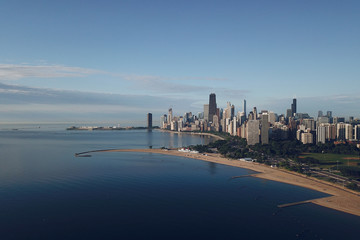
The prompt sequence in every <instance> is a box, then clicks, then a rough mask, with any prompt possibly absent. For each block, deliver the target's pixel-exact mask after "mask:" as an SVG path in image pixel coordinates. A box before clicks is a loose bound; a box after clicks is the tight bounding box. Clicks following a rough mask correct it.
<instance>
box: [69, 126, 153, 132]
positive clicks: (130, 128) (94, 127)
mask: <svg viewBox="0 0 360 240" xmlns="http://www.w3.org/2000/svg"><path fill="white" fill-rule="evenodd" d="M141 129H150V130H151V129H159V127H158V126H154V127H151V128H148V127H119V126H113V127H98V126H81V127H76V126H71V127H68V128H66V130H87V131H93V130H141Z"/></svg>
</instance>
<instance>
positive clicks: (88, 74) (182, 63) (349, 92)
mask: <svg viewBox="0 0 360 240" xmlns="http://www.w3.org/2000/svg"><path fill="white" fill-rule="evenodd" d="M359 12H360V1H357V0H354V1H350V0H344V1H338V0H335V1H333V0H311V1H310V0H309V1H308V0H302V1H299V0H283V1H280V0H272V1H268V0H254V1H241V0H227V1H220V0H183V1H175V0H161V1H160V0H151V1H149V0H126V1H124V0H117V1H115V0H113V1H111V0H103V1H93V0H86V1H85V0H84V1H80V0H71V1H68V0H62V1H45V0H44V1H40V0H32V1H27V0H23V1H21V0H2V1H1V7H0V123H6V122H19V123H20V122H21V123H24V122H62V123H63V122H64V123H67V122H69V123H90V122H104V123H114V124H115V123H120V124H125V125H131V124H132V125H136V126H139V125H145V121H146V114H147V113H148V112H152V113H153V118H154V122H155V123H156V122H157V121H158V119H159V117H160V115H162V114H165V113H167V109H168V108H169V107H172V108H173V111H174V113H175V114H176V115H183V114H184V113H185V112H190V111H191V112H193V113H197V112H201V111H203V105H204V104H206V103H208V101H209V94H210V93H216V97H217V104H218V107H223V108H224V107H226V103H227V102H228V101H230V102H231V103H232V104H234V105H235V107H236V111H242V110H243V107H242V102H243V100H244V99H246V101H247V109H248V110H249V109H252V108H253V107H257V109H258V110H269V111H274V112H276V113H278V114H284V113H286V109H288V108H290V105H291V103H292V98H294V97H296V98H297V108H298V112H304V113H309V114H310V115H311V116H313V117H317V112H318V110H322V111H323V112H326V111H328V110H330V111H333V115H334V116H343V117H348V116H354V117H360V111H359V105H360V104H359V103H360V94H359V89H360V79H359V76H360V28H359V23H360V14H359Z"/></svg>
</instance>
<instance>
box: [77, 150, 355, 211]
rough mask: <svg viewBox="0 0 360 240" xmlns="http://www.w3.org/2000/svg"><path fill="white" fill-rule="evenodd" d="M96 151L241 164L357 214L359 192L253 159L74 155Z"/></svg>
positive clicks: (173, 153) (183, 154) (176, 153)
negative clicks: (105, 154) (322, 195)
mask: <svg viewBox="0 0 360 240" xmlns="http://www.w3.org/2000/svg"><path fill="white" fill-rule="evenodd" d="M96 152H144V153H156V154H164V155H171V156H180V157H185V158H192V159H198V160H202V161H207V162H214V163H219V164H224V165H228V166H233V167H240V168H246V169H250V170H253V171H255V172H257V173H255V174H251V176H253V177H257V178H262V179H266V180H272V181H277V182H283V183H288V184H292V185H296V186H300V187H304V188H308V189H312V190H316V191H319V192H323V193H326V194H329V195H331V196H329V197H324V198H317V199H311V200H308V201H307V202H311V203H314V204H317V205H320V206H323V207H327V208H331V209H335V210H338V211H342V212H346V213H350V214H353V215H356V216H360V194H359V193H357V192H355V191H352V190H350V189H345V188H344V189H343V188H341V187H339V186H337V185H334V184H331V183H329V182H326V181H322V180H319V179H316V178H312V177H307V176H304V175H301V174H298V173H295V172H290V171H287V170H283V169H278V168H271V167H269V166H266V165H264V164H259V163H254V162H243V161H238V160H230V159H227V158H224V157H222V156H221V155H220V154H206V155H203V154H200V153H187V152H179V151H177V149H170V150H167V149H164V150H163V149H107V150H106V149H105V150H94V151H88V152H82V153H76V154H75V156H77V157H81V156H89V155H87V154H90V153H96Z"/></svg>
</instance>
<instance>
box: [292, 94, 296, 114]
mask: <svg viewBox="0 0 360 240" xmlns="http://www.w3.org/2000/svg"><path fill="white" fill-rule="evenodd" d="M295 113H296V98H294V99H293V103H292V104H291V115H292V117H293V116H294V114H295Z"/></svg>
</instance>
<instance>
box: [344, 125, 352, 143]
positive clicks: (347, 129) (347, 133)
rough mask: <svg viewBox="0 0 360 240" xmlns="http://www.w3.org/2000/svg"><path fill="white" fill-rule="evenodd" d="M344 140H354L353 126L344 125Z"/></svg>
mask: <svg viewBox="0 0 360 240" xmlns="http://www.w3.org/2000/svg"><path fill="white" fill-rule="evenodd" d="M345 139H346V140H352V139H354V134H353V126H352V125H351V124H346V125H345Z"/></svg>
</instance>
